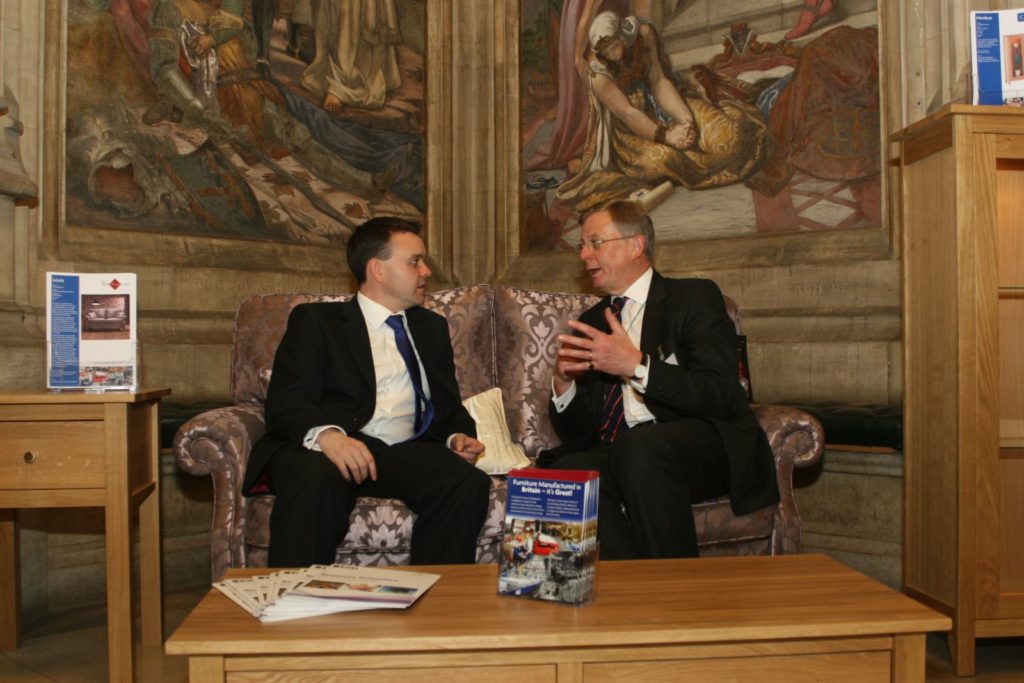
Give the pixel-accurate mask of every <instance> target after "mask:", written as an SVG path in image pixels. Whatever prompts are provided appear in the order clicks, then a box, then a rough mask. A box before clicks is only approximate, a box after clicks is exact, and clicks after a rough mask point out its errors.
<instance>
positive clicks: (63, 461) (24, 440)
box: [0, 421, 106, 490]
mask: <svg viewBox="0 0 1024 683" xmlns="http://www.w3.org/2000/svg"><path fill="white" fill-rule="evenodd" d="M105 453H106V449H105V443H104V430H103V423H102V422H100V421H82V422H0V490H3V489H61V488H102V487H103V486H104V481H105V480H104V473H105V468H106V460H105V455H104V454H105Z"/></svg>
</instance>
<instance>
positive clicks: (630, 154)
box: [557, 12, 772, 212]
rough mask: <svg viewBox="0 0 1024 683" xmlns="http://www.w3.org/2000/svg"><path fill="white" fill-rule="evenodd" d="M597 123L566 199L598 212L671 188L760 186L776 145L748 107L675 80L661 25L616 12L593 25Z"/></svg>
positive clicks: (590, 126) (592, 121)
mask: <svg viewBox="0 0 1024 683" xmlns="http://www.w3.org/2000/svg"><path fill="white" fill-rule="evenodd" d="M589 44H590V55H591V59H590V62H589V65H590V73H589V79H588V86H589V92H590V115H589V119H588V123H587V139H586V143H585V145H584V149H583V159H582V170H581V171H580V172H579V173H578V174H577V175H576V176H574V177H573V178H571V179H569V180H568V181H566V182H565V183H564V184H562V186H561V187H559V189H558V193H557V194H558V197H559V199H562V200H563V201H570V202H574V203H575V206H576V210H577V211H580V212H586V211H588V210H589V209H591V208H593V207H595V206H598V205H603V204H606V203H608V202H609V201H612V200H615V199H626V198H627V197H629V195H630V194H632V193H633V192H634V191H636V190H638V189H641V188H649V187H652V186H654V185H656V184H658V183H660V182H662V181H664V180H669V181H671V182H672V183H673V184H674V185H680V186H682V187H685V188H687V189H690V190H703V189H708V188H713V187H721V186H724V185H731V184H734V183H740V182H747V184H748V185H750V184H753V185H756V182H757V180H756V178H755V174H756V172H757V171H758V169H759V167H760V166H761V164H762V163H763V162H764V160H765V159H766V158H767V157H768V156H769V155H770V154H771V151H772V142H771V136H770V135H769V134H768V131H767V127H766V125H765V123H764V120H763V119H762V117H761V115H760V114H759V112H758V111H757V110H756V109H755V108H753V107H751V106H750V105H748V104H746V103H743V102H735V101H730V102H725V103H723V104H722V105H721V106H714V105H712V104H711V103H709V102H707V101H706V100H704V99H702V98H700V97H697V96H696V95H691V94H689V93H688V92H686V91H684V90H683V88H682V87H681V86H680V85H679V84H677V83H676V82H674V81H673V80H672V79H671V77H670V74H671V73H672V71H671V66H670V64H669V61H668V58H667V56H666V55H665V53H664V51H663V50H662V47H661V43H660V41H659V39H658V36H657V33H656V32H655V30H654V27H653V26H651V25H650V24H649V23H646V22H644V21H641V20H638V19H637V18H636V17H633V16H629V17H625V18H620V17H619V16H618V15H617V14H615V13H614V12H602V13H600V14H598V15H597V16H596V17H595V18H594V20H593V22H592V23H591V25H590V29H589Z"/></svg>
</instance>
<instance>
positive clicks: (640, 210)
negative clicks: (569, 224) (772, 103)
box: [580, 199, 654, 264]
mask: <svg viewBox="0 0 1024 683" xmlns="http://www.w3.org/2000/svg"><path fill="white" fill-rule="evenodd" d="M599 211H606V212H607V213H608V216H609V217H610V218H611V219H612V224H613V225H614V226H615V227H616V228H617V229H618V231H619V232H620V233H622V236H623V237H632V236H633V235H643V237H644V256H646V257H647V260H648V261H650V262H651V263H652V264H653V263H654V223H653V222H652V221H651V217H650V216H648V215H647V212H646V211H644V207H643V206H642V205H641V204H640V203H639V202H630V201H626V200H622V199H620V200H617V201H614V202H611V203H609V204H607V205H605V206H601V207H598V208H596V209H593V210H591V211H588V212H587V213H586V215H584V216H583V218H582V219H581V220H580V223H581V224H582V223H583V222H584V221H585V220H586V219H587V218H589V217H590V216H592V215H593V214H595V213H597V212H599Z"/></svg>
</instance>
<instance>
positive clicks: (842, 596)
mask: <svg viewBox="0 0 1024 683" xmlns="http://www.w3.org/2000/svg"><path fill="white" fill-rule="evenodd" d="M419 569H421V570H424V571H433V572H435V573H440V574H441V575H442V577H441V579H440V580H439V581H438V582H437V584H435V585H434V587H433V588H431V589H430V591H429V592H428V593H427V594H426V595H425V596H423V597H422V598H421V599H420V600H419V601H418V602H417V603H416V604H414V605H413V606H412V607H410V608H409V609H407V610H377V611H371V612H349V613H343V614H334V615H329V616H323V617H313V618H309V619H300V620H295V621H285V622H278V623H273V624H262V623H260V622H259V621H257V620H256V619H254V618H253V617H251V616H249V615H248V614H247V613H246V612H244V611H243V610H242V609H240V608H239V607H237V606H236V605H235V604H233V603H232V602H230V601H229V600H228V599H227V598H225V597H224V596H222V595H221V594H220V593H219V592H218V591H216V590H211V591H210V593H209V594H208V595H207V596H206V597H205V598H203V600H202V601H201V602H200V603H199V605H197V606H196V608H195V610H193V612H192V614H190V615H189V617H188V618H187V619H186V620H185V622H184V623H183V624H182V625H181V627H180V628H179V629H178V630H177V631H176V632H175V634H174V635H173V636H171V638H170V640H168V641H167V643H166V644H165V648H166V651H167V653H168V654H174V655H188V657H189V658H190V659H189V675H190V679H191V680H192V681H193V682H199V681H223V680H225V677H227V676H231V680H245V681H249V680H277V679H278V678H280V679H281V680H285V679H287V680H292V679H290V678H288V674H289V673H296V672H302V673H303V674H305V675H306V676H307V677H302V676H296V679H301V680H334V679H335V678H338V677H345V680H358V681H362V680H367V681H369V680H373V681H391V680H395V681H402V682H403V683H408V681H411V680H417V678H418V677H420V676H423V675H431V676H434V677H435V678H432V679H431V680H445V681H471V680H472V681H479V680H487V679H488V678H492V679H495V680H502V681H505V680H523V681H584V680H586V681H600V680H606V679H616V680H623V679H631V680H659V679H660V680H666V681H667V680H672V681H684V680H694V681H708V680H722V679H726V678H730V677H732V678H735V679H738V680H757V681H775V680H778V681H796V680H804V679H807V678H813V679H816V680H823V679H825V680H829V681H830V683H838V682H840V681H856V682H857V683H863V682H864V681H890V680H891V681H900V682H901V683H903V682H905V681H923V680H924V660H925V642H924V634H925V633H926V632H928V631H945V630H948V629H949V628H950V627H951V622H950V619H949V617H946V616H944V615H942V614H940V613H938V612H935V611H933V610H932V609H929V608H927V607H925V606H924V605H921V604H920V603H918V602H915V601H914V600H911V599H910V598H908V597H906V596H905V595H902V594H901V593H897V592H896V591H894V590H892V589H890V588H888V587H886V586H884V585H882V584H880V583H878V582H876V581H874V580H872V579H869V578H868V577H866V576H864V575H862V574H858V573H857V572H855V571H853V570H852V569H849V568H848V567H846V566H844V565H842V564H840V563H838V562H836V561H835V560H832V559H830V558H827V557H824V556H821V555H792V556H783V557H733V558H703V559H700V560H652V561H645V562H602V563H601V564H600V565H599V567H598V583H597V597H596V599H595V600H594V601H593V602H591V603H590V604H587V605H583V606H579V607H573V606H568V605H563V604H552V603H547V602H542V601H538V600H531V599H528V598H511V597H502V596H498V595H497V593H496V591H497V584H498V570H497V567H496V566H494V565H468V566H444V567H430V568H425V567H420V568H419ZM264 571H265V570H264ZM254 573H259V571H258V570H245V571H244V572H243V571H237V570H236V571H233V572H231V573H230V574H229V575H230V576H241V575H245V574H254Z"/></svg>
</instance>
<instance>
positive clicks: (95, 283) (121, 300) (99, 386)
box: [46, 273, 139, 391]
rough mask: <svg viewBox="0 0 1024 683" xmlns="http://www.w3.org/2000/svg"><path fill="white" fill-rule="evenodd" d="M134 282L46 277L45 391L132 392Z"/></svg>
mask: <svg viewBox="0 0 1024 683" xmlns="http://www.w3.org/2000/svg"><path fill="white" fill-rule="evenodd" d="M136 283H137V278H136V275H135V273H47V274H46V348H47V354H46V366H47V367H46V375H47V387H48V388H50V389H85V390H87V391H106V390H108V389H109V390H116V389H134V388H136V386H137V385H138V377H139V373H138V339H137V336H136V334H137V330H138V325H137V324H136V323H137V318H136V317H135V307H136V299H137V294H138V292H137V289H136Z"/></svg>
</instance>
